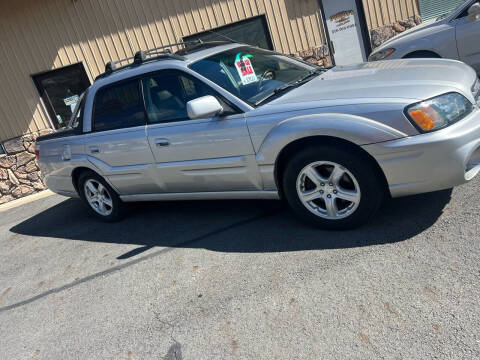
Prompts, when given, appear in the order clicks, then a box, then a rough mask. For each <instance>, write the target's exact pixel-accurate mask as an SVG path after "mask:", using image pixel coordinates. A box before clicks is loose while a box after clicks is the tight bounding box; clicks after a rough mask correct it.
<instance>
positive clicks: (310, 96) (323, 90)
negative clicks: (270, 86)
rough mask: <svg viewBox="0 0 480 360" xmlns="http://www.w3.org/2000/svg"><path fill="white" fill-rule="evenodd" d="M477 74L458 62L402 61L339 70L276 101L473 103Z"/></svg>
mask: <svg viewBox="0 0 480 360" xmlns="http://www.w3.org/2000/svg"><path fill="white" fill-rule="evenodd" d="M475 81H476V73H475V71H474V70H473V69H472V68H471V67H469V66H468V65H465V64H463V63H461V62H459V61H455V60H444V59H403V60H390V61H377V62H371V63H362V64H356V65H349V66H337V67H334V68H333V69H331V70H329V71H327V72H325V73H323V74H321V75H319V76H318V77H316V78H314V79H313V80H311V81H309V82H307V83H306V84H304V85H302V86H300V87H298V88H296V89H294V90H291V91H290V92H288V93H286V94H285V95H283V96H281V97H279V98H277V99H275V100H273V101H272V102H271V103H270V104H272V105H273V104H288V103H299V102H312V101H327V102H328V101H332V100H339V99H345V101H344V102H345V103H349V104H353V103H355V99H367V98H370V99H373V98H376V99H385V98H396V99H400V98H404V99H411V100H424V99H428V98H431V97H434V96H437V95H440V94H443V93H447V92H452V91H456V92H460V93H462V94H463V95H464V96H466V97H467V98H468V99H469V100H470V101H472V102H474V97H473V95H472V91H471V89H472V86H473V84H474V83H475Z"/></svg>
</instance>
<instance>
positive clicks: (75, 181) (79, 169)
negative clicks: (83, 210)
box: [72, 166, 104, 194]
mask: <svg viewBox="0 0 480 360" xmlns="http://www.w3.org/2000/svg"><path fill="white" fill-rule="evenodd" d="M86 172H91V173H94V174H96V175H98V176H101V177H102V178H104V177H103V176H102V175H100V174H99V173H98V172H96V171H94V170H92V169H90V168H88V167H86V166H79V167H76V168H75V169H73V171H72V183H73V187H74V188H75V191H76V192H77V194H80V193H79V188H78V180H79V179H80V176H81V175H82V174H84V173H86Z"/></svg>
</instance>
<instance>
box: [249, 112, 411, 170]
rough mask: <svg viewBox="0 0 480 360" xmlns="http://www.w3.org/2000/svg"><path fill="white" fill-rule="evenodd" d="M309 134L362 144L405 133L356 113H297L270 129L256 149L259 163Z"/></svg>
mask: <svg viewBox="0 0 480 360" xmlns="http://www.w3.org/2000/svg"><path fill="white" fill-rule="evenodd" d="M311 136H330V137H336V138H340V139H343V140H347V141H349V142H351V143H354V144H356V145H359V146H362V145H367V144H374V143H379V142H384V141H389V140H394V139H399V138H402V137H407V136H408V135H407V134H405V133H403V132H401V131H398V130H396V129H394V128H392V127H390V126H388V125H385V124H382V123H379V122H377V121H374V120H371V119H368V118H365V117H361V116H357V115H349V114H337V113H325V114H311V115H303V116H297V117H293V118H290V119H286V120H283V121H281V122H279V123H278V124H277V125H276V126H275V127H273V128H272V129H271V130H270V132H269V133H268V134H267V136H266V137H265V139H264V140H263V142H262V144H261V145H260V148H259V150H258V153H257V162H258V164H259V165H260V166H262V165H273V164H274V163H275V161H276V159H277V157H278V155H279V154H280V151H281V150H282V149H283V148H284V147H285V146H287V145H288V144H290V143H292V142H293V141H295V140H298V139H302V138H306V137H311Z"/></svg>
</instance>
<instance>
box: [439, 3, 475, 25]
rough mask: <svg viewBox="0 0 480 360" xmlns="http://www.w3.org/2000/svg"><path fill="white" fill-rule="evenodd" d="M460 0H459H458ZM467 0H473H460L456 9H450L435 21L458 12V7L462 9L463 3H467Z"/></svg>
mask: <svg viewBox="0 0 480 360" xmlns="http://www.w3.org/2000/svg"><path fill="white" fill-rule="evenodd" d="M457 2H458V0H457ZM467 2H472V1H471V0H468V1H462V0H460V3H459V4H458V5H457V6H456V7H455V9H453V10H452V11H449V12H447V13H445V14H443V15H440V16H439V17H437V18H436V19H435V21H440V20H443V19H446V18H447V17H449V16H450V15H451V14H453V13H454V12H456V11H457V10H458V9H460V8H461V7H462V6H463V5H465V4H466V3H467Z"/></svg>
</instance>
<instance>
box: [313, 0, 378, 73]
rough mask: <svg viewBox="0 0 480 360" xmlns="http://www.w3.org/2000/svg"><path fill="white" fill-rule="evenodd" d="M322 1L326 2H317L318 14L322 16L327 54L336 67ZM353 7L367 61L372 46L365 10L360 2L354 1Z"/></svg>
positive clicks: (358, 0)
mask: <svg viewBox="0 0 480 360" xmlns="http://www.w3.org/2000/svg"><path fill="white" fill-rule="evenodd" d="M323 1H328V0H318V6H319V7H320V13H321V16H322V23H323V31H324V33H325V38H326V40H327V46H328V52H329V54H330V58H331V60H332V65H333V66H335V65H336V64H335V54H334V53H333V49H332V42H331V40H330V34H329V33H328V27H327V19H326V18H325V8H324V7H323ZM330 1H333V0H330ZM355 6H356V7H357V11H358V20H359V22H360V31H361V33H362V42H363V46H364V49H365V57H366V58H367V59H368V57H369V56H370V54H371V53H372V44H371V42H370V35H369V30H368V24H367V18H366V16H365V9H364V7H363V2H362V0H355ZM367 59H365V61H367Z"/></svg>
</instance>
